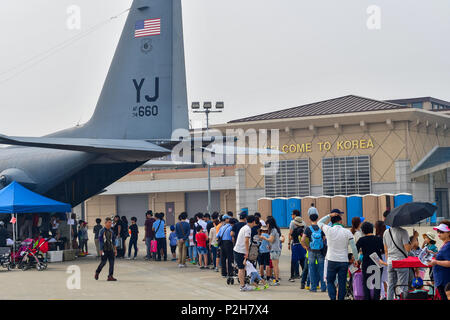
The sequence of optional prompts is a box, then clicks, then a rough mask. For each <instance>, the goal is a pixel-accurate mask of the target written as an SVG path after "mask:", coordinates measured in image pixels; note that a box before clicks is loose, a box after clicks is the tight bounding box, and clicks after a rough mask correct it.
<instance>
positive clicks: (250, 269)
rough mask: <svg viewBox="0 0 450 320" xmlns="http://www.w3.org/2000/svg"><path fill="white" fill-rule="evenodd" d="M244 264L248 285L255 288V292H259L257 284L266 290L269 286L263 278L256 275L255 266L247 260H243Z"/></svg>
mask: <svg viewBox="0 0 450 320" xmlns="http://www.w3.org/2000/svg"><path fill="white" fill-rule="evenodd" d="M244 262H245V272H246V273H247V276H248V277H250V285H253V286H255V290H257V291H258V290H261V288H260V287H259V282H261V283H262V284H263V289H264V290H266V289H267V288H268V287H269V284H268V283H267V281H266V280H264V277H261V276H260V275H259V274H258V270H256V268H255V266H254V265H253V264H252V263H251V262H250V261H248V260H247V259H245V260H244Z"/></svg>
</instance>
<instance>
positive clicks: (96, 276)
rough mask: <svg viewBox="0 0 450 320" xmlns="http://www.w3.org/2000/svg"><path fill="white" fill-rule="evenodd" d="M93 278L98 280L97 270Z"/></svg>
mask: <svg viewBox="0 0 450 320" xmlns="http://www.w3.org/2000/svg"><path fill="white" fill-rule="evenodd" d="M94 278H95V280H98V273H97V272H96V273H95V276H94Z"/></svg>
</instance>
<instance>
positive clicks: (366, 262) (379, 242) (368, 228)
mask: <svg viewBox="0 0 450 320" xmlns="http://www.w3.org/2000/svg"><path fill="white" fill-rule="evenodd" d="M361 231H362V233H363V234H364V236H362V237H361V238H359V240H358V241H357V242H356V248H357V249H358V251H362V256H363V258H362V268H361V269H362V274H363V290H364V300H372V299H371V295H370V290H369V287H368V286H367V283H368V280H369V278H370V277H371V276H373V270H370V271H369V267H370V266H374V265H376V264H375V262H374V261H373V260H372V258H371V257H370V255H371V254H373V253H375V254H376V255H377V257H378V261H379V263H380V262H382V254H383V253H384V245H383V239H381V238H380V237H377V236H375V235H374V234H373V225H372V224H371V223H370V222H364V223H363V224H362V226H361ZM381 264H384V262H382V263H381ZM372 268H373V267H372ZM376 270H377V271H376V272H378V273H376V274H375V276H376V277H378V279H376V280H375V288H374V297H373V300H380V293H381V275H382V272H383V271H382V270H380V269H376ZM377 284H379V285H380V286H379V287H377Z"/></svg>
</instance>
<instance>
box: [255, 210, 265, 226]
mask: <svg viewBox="0 0 450 320" xmlns="http://www.w3.org/2000/svg"><path fill="white" fill-rule="evenodd" d="M254 216H255V218H257V219H258V221H259V224H260V225H261V227H263V226H265V225H266V222H265V221H264V220H263V219H262V217H261V213H259V212H255V214H254Z"/></svg>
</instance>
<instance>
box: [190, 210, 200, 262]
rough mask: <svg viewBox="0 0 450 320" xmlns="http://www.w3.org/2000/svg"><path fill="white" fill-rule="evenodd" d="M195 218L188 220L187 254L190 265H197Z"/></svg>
mask: <svg viewBox="0 0 450 320" xmlns="http://www.w3.org/2000/svg"><path fill="white" fill-rule="evenodd" d="M195 225H196V222H195V218H191V219H189V243H188V244H189V246H188V252H189V262H190V263H191V264H196V263H197V255H198V253H197V239H196V238H195V235H196V234H197V227H196V226H195Z"/></svg>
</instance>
